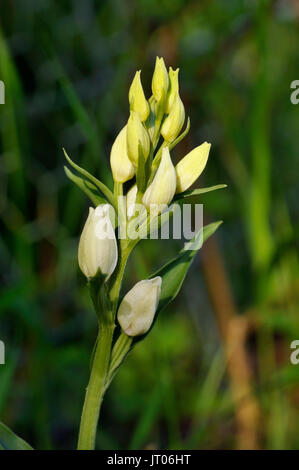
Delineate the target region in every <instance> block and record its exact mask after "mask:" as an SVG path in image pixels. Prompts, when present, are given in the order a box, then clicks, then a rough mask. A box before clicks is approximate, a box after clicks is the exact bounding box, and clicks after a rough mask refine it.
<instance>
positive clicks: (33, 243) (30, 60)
mask: <svg viewBox="0 0 299 470" xmlns="http://www.w3.org/2000/svg"><path fill="white" fill-rule="evenodd" d="M16 6H17V7H18V8H17V7H16ZM0 8H1V14H0V18H1V20H0V79H1V80H3V81H4V83H5V87H6V103H5V105H0V149H1V150H0V157H1V165H0V178H1V181H0V184H1V197H0V210H1V236H0V262H1V266H2V270H1V274H0V275H1V293H0V339H1V340H3V341H5V344H6V356H7V363H6V365H5V366H1V367H0V413H1V416H0V418H1V420H2V421H4V422H5V423H6V424H7V425H9V427H11V428H12V429H14V430H15V431H16V432H17V433H18V434H19V435H21V436H22V437H23V438H24V439H26V440H27V441H28V442H30V443H31V444H32V445H33V446H34V447H37V448H44V449H50V448H73V447H74V445H75V441H76V433H77V429H78V424H79V418H80V410H81V406H82V400H83V394H84V387H85V385H86V382H87V377H88V367H89V355H90V352H91V349H92V344H93V341H94V336H95V325H96V320H95V318H94V316H93V313H92V309H91V305H90V302H89V300H88V295H87V292H86V288H85V282H84V279H83V277H82V276H81V275H80V274H78V269H77V260H76V250H77V240H78V235H79V233H80V229H81V227H82V224H83V221H84V220H85V217H86V213H87V204H88V202H87V199H86V198H84V196H83V195H82V194H81V192H80V191H79V190H78V189H77V188H76V187H75V186H74V185H71V184H70V182H68V181H67V179H66V178H65V175H64V173H63V165H64V157H63V153H62V147H65V148H66V149H67V151H68V153H69V154H70V155H71V157H72V158H73V159H74V160H75V161H76V162H77V163H78V164H80V165H81V166H84V167H86V169H87V170H89V171H91V172H95V174H96V176H98V177H99V178H101V179H102V180H104V181H105V183H107V184H108V185H111V183H112V181H111V176H110V173H109V152H110V148H111V145H112V143H113V140H114V138H115V136H116V134H117V133H118V131H119V129H120V128H121V126H122V125H123V123H124V122H125V121H126V119H127V116H128V103H127V93H128V88H129V84H130V81H131V79H132V77H133V74H134V71H135V70H136V69H140V68H142V69H143V72H142V80H143V83H144V88H145V90H146V94H147V95H149V94H150V77H151V73H152V69H153V65H154V57H155V55H156V54H157V55H164V56H165V58H166V62H168V65H172V66H179V67H180V76H181V93H182V96H183V99H184V102H185V106H186V109H187V111H188V114H189V115H190V117H191V133H190V136H189V137H188V139H186V140H185V141H183V142H182V144H181V145H180V148H179V149H178V151H177V152H176V157H178V156H179V157H181V156H182V155H183V154H184V153H185V152H187V151H188V150H189V149H190V148H191V147H192V146H195V145H198V144H199V143H201V142H202V141H205V140H207V141H211V142H212V152H211V158H210V161H209V163H208V166H207V169H206V171H205V173H204V175H203V176H202V177H201V179H200V182H199V184H200V185H201V186H207V185H209V184H217V183H227V184H228V186H229V189H228V190H225V191H222V192H221V194H220V192H216V193H215V194H213V193H210V194H208V195H206V196H204V199H202V202H203V203H204V210H205V214H206V216H207V218H209V219H215V220H216V219H219V218H221V219H224V221H225V223H224V224H223V226H222V228H221V230H220V232H219V234H218V235H217V236H218V240H219V243H220V247H221V253H222V256H223V257H224V260H225V266H226V271H227V276H228V277H229V279H230V282H231V285H232V290H233V293H234V300H235V303H236V305H237V309H238V311H239V313H240V314H244V315H246V317H248V319H249V320H250V322H251V324H252V327H251V331H250V334H249V336H248V338H247V340H248V344H246V346H247V350H248V353H249V358H250V366H251V370H252V374H253V381H254V395H255V397H256V398H257V400H258V403H259V405H260V407H261V413H262V420H261V425H260V429H259V436H258V437H259V442H260V447H261V448H293V449H295V448H299V439H298V435H299V433H298V399H299V396H298V383H299V368H298V367H297V368H296V367H295V366H292V365H290V363H289V352H290V351H289V344H290V342H291V341H292V340H293V339H296V338H297V337H298V333H299V325H298V298H299V286H298V273H299V268H298V255H297V253H298V243H297V241H296V240H297V239H298V228H299V224H298V204H297V194H298V169H299V167H298V150H297V149H298V145H297V135H298V107H296V106H293V105H292V104H291V103H290V99H289V91H290V90H289V85H290V83H291V81H292V80H294V79H295V78H296V73H297V72H298V65H299V64H298V54H297V50H296V45H297V43H298V12H297V10H296V8H295V2H294V3H292V2H279V1H253V2H250V3H248V2H247V3H246V2H237V1H233V0H232V1H229V2H217V1H203V2H200V3H199V2H195V1H185V0H177V1H175V2H173V1H171V2H170V1H166V0H163V1H162V2H161V1H159V2H158V1H156V0H141V1H139V2H133V3H130V2H127V1H125V2H120V1H118V0H112V1H111V2H102V3H101V4H99V5H95V4H93V3H92V2H78V1H75V0H69V1H68V2H66V3H63V4H62V3H61V2H55V1H54V2H51V3H50V4H47V3H44V2H40V3H39V4H38V5H37V4H35V5H34V4H33V3H31V2H25V1H20V2H18V5H17V2H9V3H8V2H6V3H5V2H4V3H3V5H2V4H1V7H0ZM177 248H178V244H177V243H176V242H173V243H170V242H169V243H165V242H159V243H157V242H148V243H147V244H146V245H145V243H144V244H142V245H141V246H140V249H139V248H138V249H137V250H136V256H135V258H134V259H132V260H131V261H130V263H129V271H128V273H127V275H126V279H125V289H127V288H130V286H132V284H133V283H134V282H136V281H137V280H139V279H141V278H143V277H145V276H147V275H148V274H149V273H150V272H151V271H153V270H154V269H156V268H157V267H158V266H159V265H160V264H161V263H162V262H163V261H165V260H166V259H167V258H168V257H170V256H171V255H173V253H174V252H175V251H176V250H177ZM206 282H207V281H205V280H204V279H203V276H202V272H201V268H200V264H199V263H198V262H197V263H195V264H194V266H193V268H192V271H191V273H190V274H189V277H188V279H187V282H186V284H185V286H184V289H183V292H182V293H181V295H180V297H178V299H177V301H176V303H175V304H174V305H172V306H171V308H168V310H167V311H165V313H164V315H163V316H161V318H159V320H158V322H157V324H156V325H155V328H154V329H153V331H152V333H151V335H150V337H149V338H148V339H146V341H144V343H141V344H140V345H139V346H138V348H136V350H135V351H134V353H133V354H132V355H131V356H130V357H129V358H128V362H127V364H126V366H125V367H123V368H122V369H121V371H120V373H119V375H118V376H117V377H116V379H115V381H114V383H113V385H112V388H111V390H109V392H108V394H107V397H106V401H105V403H104V408H103V415H102V424H101V428H100V432H99V436H98V447H99V448H115V449H117V448H131V449H134V448H219V449H220V448H235V447H236V433H237V429H236V421H235V418H236V417H235V410H236V407H237V406H238V404H236V403H235V402H234V400H233V398H232V394H231V387H230V383H229V381H230V379H229V375H228V374H227V364H226V362H225V359H224V356H225V355H224V349H223V348H224V345H223V343H222V338H221V336H220V335H219V331H218V325H217V322H216V319H215V312H214V311H213V307H212V303H211V299H210V298H209V296H208V294H207V291H208V286H207V285H206ZM70 397H71V399H70Z"/></svg>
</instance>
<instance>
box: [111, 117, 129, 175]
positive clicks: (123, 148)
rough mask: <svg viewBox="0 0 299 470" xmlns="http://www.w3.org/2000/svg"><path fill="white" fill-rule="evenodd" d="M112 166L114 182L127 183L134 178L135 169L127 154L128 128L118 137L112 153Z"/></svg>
mask: <svg viewBox="0 0 299 470" xmlns="http://www.w3.org/2000/svg"><path fill="white" fill-rule="evenodd" d="M110 165H111V170H112V174H113V179H114V181H116V182H118V183H125V182H126V181H128V180H130V179H131V178H133V176H134V175H135V169H134V166H133V164H132V162H131V160H130V159H129V157H128V152H127V126H125V127H123V128H122V130H121V131H120V133H119V134H118V136H117V137H116V139H115V141H114V143H113V145H112V148H111V153H110Z"/></svg>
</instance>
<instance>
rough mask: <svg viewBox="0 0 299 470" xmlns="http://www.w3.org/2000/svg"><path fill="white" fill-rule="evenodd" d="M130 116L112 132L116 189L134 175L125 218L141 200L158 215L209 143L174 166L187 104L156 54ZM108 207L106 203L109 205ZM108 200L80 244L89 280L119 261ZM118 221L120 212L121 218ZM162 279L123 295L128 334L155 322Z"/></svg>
mask: <svg viewBox="0 0 299 470" xmlns="http://www.w3.org/2000/svg"><path fill="white" fill-rule="evenodd" d="M129 104H130V116H129V118H128V121H127V123H126V125H125V126H124V127H123V128H122V129H121V131H120V132H119V134H118V136H117V137H116V139H115V141H114V143H113V145H112V148H111V154H110V164H111V169H112V174H113V179H114V182H115V188H118V191H115V193H117V194H118V195H119V194H123V186H122V185H123V183H126V182H127V181H129V180H132V179H133V178H135V182H133V183H132V186H131V188H130V189H129V191H128V192H127V194H126V209H125V210H124V215H123V217H125V218H126V220H129V219H131V218H132V217H134V214H135V209H134V207H135V204H136V203H139V204H140V203H142V204H143V205H144V207H145V209H146V212H147V214H148V216H149V217H157V216H159V215H160V214H161V213H162V212H163V210H164V209H165V207H166V208H167V207H168V206H169V205H170V204H171V202H172V200H173V198H174V196H175V195H176V194H180V193H183V192H184V191H186V190H187V189H188V188H189V187H190V186H191V185H192V184H193V183H194V182H195V181H196V180H197V178H198V177H199V176H200V174H201V173H202V171H203V170H204V168H205V165H206V163H207V160H208V156H209V150H210V144H208V143H207V142H204V143H203V144H201V145H199V146H198V147H196V148H195V149H193V150H192V151H191V152H189V153H188V154H187V155H185V156H184V157H183V158H182V159H181V160H180V161H179V163H178V164H177V165H176V166H174V164H173V162H172V159H171V154H170V152H171V150H172V149H173V147H174V146H175V145H176V144H177V143H178V142H179V141H180V140H181V139H182V138H183V137H184V135H186V133H187V132H188V130H189V121H188V124H187V128H186V131H184V132H183V133H182V134H180V132H181V130H182V128H183V125H184V122H185V108H184V105H183V102H182V100H181V98H180V94H179V69H177V70H173V69H172V68H171V67H170V68H169V71H168V72H167V69H166V67H165V64H164V60H163V59H162V58H157V59H156V65H155V70H154V74H153V78H152V96H151V97H150V98H149V100H147V99H146V97H145V94H144V91H143V87H142V83H141V71H137V72H136V74H135V76H134V79H133V81H132V84H131V87H130V90H129ZM119 187H121V191H120V192H119ZM107 207H109V206H107ZM107 207H106V205H104V204H103V205H100V206H98V207H97V208H96V209H90V213H89V216H88V219H87V221H86V224H85V227H84V230H83V232H82V235H81V239H80V244H79V266H80V268H81V270H82V272H83V273H84V274H85V276H86V277H87V278H88V279H91V278H95V277H96V276H99V275H101V276H103V277H104V278H105V281H108V279H109V278H110V276H111V275H112V274H113V272H114V270H115V268H116V266H117V263H118V256H119V254H118V246H117V241H116V237H115V232H114V229H113V226H112V223H111V220H110V217H109V210H108V209H107ZM119 223H121V217H119ZM161 282H162V280H161V278H160V277H155V278H153V279H150V280H143V281H140V282H138V283H137V284H136V285H135V286H134V287H133V288H132V289H131V290H130V291H129V292H128V293H127V294H126V295H125V297H124V298H123V300H122V302H121V303H120V305H119V308H118V313H117V318H118V322H119V324H120V326H121V328H122V330H123V331H124V332H125V333H126V334H127V335H128V336H137V335H142V334H144V333H146V332H147V331H148V330H149V328H150V327H151V324H152V322H153V318H154V315H155V312H156V308H157V305H158V302H159V297H160V292H161Z"/></svg>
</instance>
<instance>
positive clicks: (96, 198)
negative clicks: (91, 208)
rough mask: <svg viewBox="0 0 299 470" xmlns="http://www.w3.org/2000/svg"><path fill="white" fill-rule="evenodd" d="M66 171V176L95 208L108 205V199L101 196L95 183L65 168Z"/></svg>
mask: <svg viewBox="0 0 299 470" xmlns="http://www.w3.org/2000/svg"><path fill="white" fill-rule="evenodd" d="M64 171H65V173H66V176H67V177H68V178H69V179H70V180H71V181H73V183H75V184H76V185H77V186H78V187H79V188H80V189H81V190H82V191H83V192H84V193H85V194H86V195H87V196H88V197H89V199H90V200H91V202H92V203H93V204H94V205H95V206H98V205H99V204H106V199H104V198H103V197H101V196H100V195H99V193H98V189H97V187H96V186H95V185H94V184H93V183H90V182H89V181H88V180H86V179H85V178H81V177H80V176H76V175H74V173H72V172H71V171H70V170H69V169H68V168H67V167H66V166H65V167H64Z"/></svg>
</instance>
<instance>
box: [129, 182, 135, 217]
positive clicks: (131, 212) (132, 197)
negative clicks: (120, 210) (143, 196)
mask: <svg viewBox="0 0 299 470" xmlns="http://www.w3.org/2000/svg"><path fill="white" fill-rule="evenodd" d="M136 196H137V185H136V184H134V186H132V188H130V189H129V191H128V192H127V217H128V219H130V218H131V217H132V216H133V215H134V210H135V202H136Z"/></svg>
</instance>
